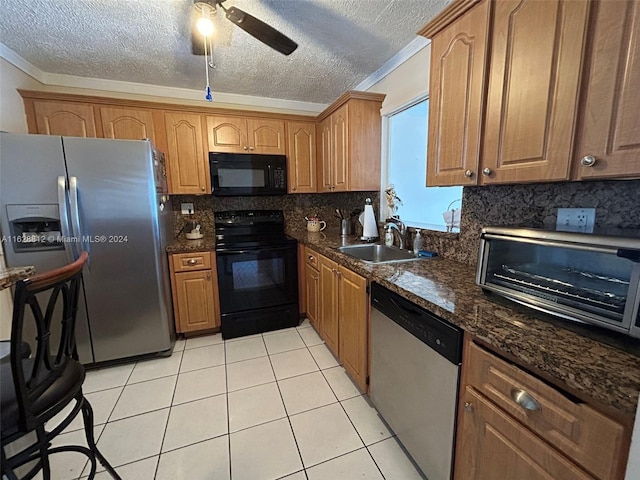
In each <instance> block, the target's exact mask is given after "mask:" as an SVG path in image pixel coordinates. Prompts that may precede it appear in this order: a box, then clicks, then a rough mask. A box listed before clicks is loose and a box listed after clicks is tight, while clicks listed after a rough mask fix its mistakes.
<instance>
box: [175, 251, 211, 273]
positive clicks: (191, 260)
mask: <svg viewBox="0 0 640 480" xmlns="http://www.w3.org/2000/svg"><path fill="white" fill-rule="evenodd" d="M171 261H172V262H173V268H174V271H176V272H187V271H193V270H208V269H211V252H197V253H174V254H173V255H171Z"/></svg>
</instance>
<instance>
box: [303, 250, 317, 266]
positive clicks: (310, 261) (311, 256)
mask: <svg viewBox="0 0 640 480" xmlns="http://www.w3.org/2000/svg"><path fill="white" fill-rule="evenodd" d="M319 256H320V255H319V254H318V253H317V252H314V251H313V250H310V249H308V248H306V249H305V257H304V258H305V261H306V262H307V265H309V266H310V267H312V268H315V269H316V270H318V257H319Z"/></svg>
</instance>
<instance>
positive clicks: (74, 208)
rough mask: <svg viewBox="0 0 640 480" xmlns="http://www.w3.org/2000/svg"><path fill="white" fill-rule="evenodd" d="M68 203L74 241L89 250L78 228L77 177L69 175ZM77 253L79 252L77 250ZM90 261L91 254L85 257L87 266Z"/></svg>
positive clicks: (87, 242) (87, 243)
mask: <svg viewBox="0 0 640 480" xmlns="http://www.w3.org/2000/svg"><path fill="white" fill-rule="evenodd" d="M69 204H70V206H71V226H72V227H73V234H74V236H75V237H76V242H77V243H78V244H79V245H80V246H81V247H82V249H83V250H85V251H86V252H87V253H90V252H89V241H85V240H87V238H86V237H85V236H84V235H83V234H82V229H81V228H80V210H79V208H78V177H69ZM78 253H79V252H78ZM90 262H91V256H89V259H87V267H89V265H90Z"/></svg>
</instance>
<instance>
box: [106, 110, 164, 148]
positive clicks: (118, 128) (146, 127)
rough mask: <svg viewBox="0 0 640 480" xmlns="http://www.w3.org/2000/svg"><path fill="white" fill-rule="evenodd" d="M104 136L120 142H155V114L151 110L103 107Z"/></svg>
mask: <svg viewBox="0 0 640 480" xmlns="http://www.w3.org/2000/svg"><path fill="white" fill-rule="evenodd" d="M100 118H101V120H102V135H103V137H104V138H117V139H120V140H142V139H144V138H148V139H149V140H152V141H155V131H154V127H153V114H152V113H151V111H150V110H135V109H132V108H111V107H101V108H100Z"/></svg>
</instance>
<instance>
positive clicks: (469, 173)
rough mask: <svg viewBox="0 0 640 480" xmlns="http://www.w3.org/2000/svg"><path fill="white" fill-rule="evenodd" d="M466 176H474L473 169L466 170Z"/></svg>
mask: <svg viewBox="0 0 640 480" xmlns="http://www.w3.org/2000/svg"><path fill="white" fill-rule="evenodd" d="M464 176H465V177H467V178H471V177H473V172H472V171H471V170H465V172H464Z"/></svg>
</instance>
